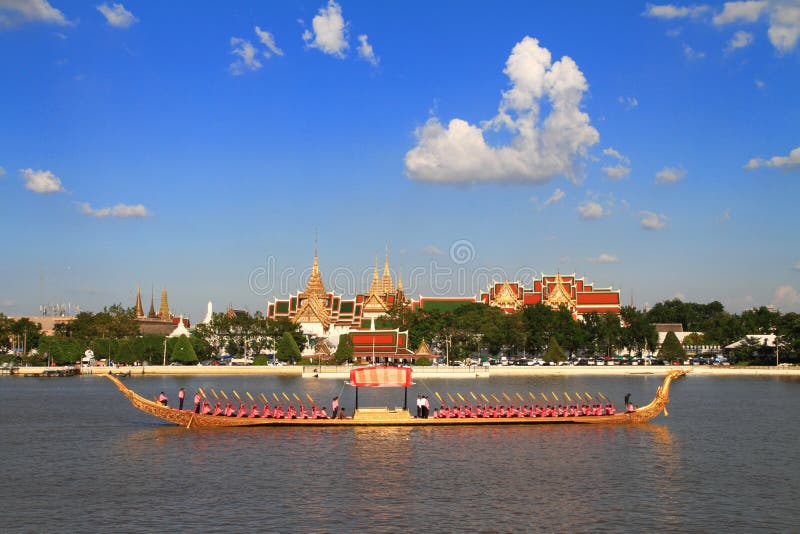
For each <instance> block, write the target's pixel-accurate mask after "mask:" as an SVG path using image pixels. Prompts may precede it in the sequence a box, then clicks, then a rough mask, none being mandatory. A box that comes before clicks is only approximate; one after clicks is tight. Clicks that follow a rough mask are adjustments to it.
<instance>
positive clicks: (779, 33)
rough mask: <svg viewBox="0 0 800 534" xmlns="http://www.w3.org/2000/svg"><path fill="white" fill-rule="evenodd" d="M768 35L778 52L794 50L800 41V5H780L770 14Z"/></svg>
mask: <svg viewBox="0 0 800 534" xmlns="http://www.w3.org/2000/svg"><path fill="white" fill-rule="evenodd" d="M769 23H770V26H769V30H768V31H767V35H768V36H769V41H770V42H771V43H772V46H774V47H775V48H776V49H778V52H781V53H787V52H790V51H792V50H793V49H794V47H795V45H796V44H797V40H798V39H800V5H798V4H796V3H795V4H789V3H786V4H783V3H778V4H776V5H775V8H774V9H773V10H772V12H771V13H770V17H769Z"/></svg>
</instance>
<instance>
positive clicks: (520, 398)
mask: <svg viewBox="0 0 800 534" xmlns="http://www.w3.org/2000/svg"><path fill="white" fill-rule="evenodd" d="M517 398H518V399H519V401H520V402H525V399H524V398H522V395H520V394H519V391H517Z"/></svg>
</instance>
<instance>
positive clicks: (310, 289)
mask: <svg viewBox="0 0 800 534" xmlns="http://www.w3.org/2000/svg"><path fill="white" fill-rule="evenodd" d="M311 295H315V296H317V297H319V298H323V297H325V284H323V283H322V275H320V274H319V253H318V251H317V232H316V230H314V263H313V265H312V266H311V276H309V277H308V283H307V284H306V288H305V290H303V292H302V293H300V297H310V296H311Z"/></svg>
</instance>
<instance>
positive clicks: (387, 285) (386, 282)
mask: <svg viewBox="0 0 800 534" xmlns="http://www.w3.org/2000/svg"><path fill="white" fill-rule="evenodd" d="M382 282H383V288H382V289H383V291H382V293H394V282H392V274H391V272H390V271H389V242H388V241H387V242H386V260H385V261H384V263H383V280H382Z"/></svg>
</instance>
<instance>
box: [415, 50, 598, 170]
mask: <svg viewBox="0 0 800 534" xmlns="http://www.w3.org/2000/svg"><path fill="white" fill-rule="evenodd" d="M503 72H504V73H505V74H506V75H507V76H508V77H509V79H510V83H511V86H510V88H509V89H508V90H507V91H505V92H503V98H502V100H501V102H500V105H499V109H498V113H497V115H496V116H495V117H494V118H492V119H491V120H488V121H485V122H483V123H481V125H480V126H476V125H473V124H470V123H468V122H467V121H465V120H463V119H452V120H451V121H450V122H449V124H447V125H446V126H445V125H443V124H442V123H441V122H439V120H438V119H437V118H435V117H432V118H430V119H429V120H428V121H427V122H426V123H425V125H424V126H421V127H419V128H417V130H416V132H415V135H416V137H417V146H416V147H414V148H413V149H411V150H410V151H409V152H408V153H407V154H406V158H405V164H406V174H407V175H408V176H409V177H411V178H413V179H417V180H426V181H431V182H438V183H464V182H498V181H505V182H528V183H530V182H533V183H542V182H545V181H547V180H549V179H550V178H552V177H553V176H556V175H559V174H563V175H565V176H566V177H567V178H569V179H571V180H572V181H575V182H577V181H578V180H579V178H580V176H581V175H582V160H583V159H584V158H585V157H586V152H587V149H588V147H590V146H592V145H594V144H596V143H597V142H598V140H599V134H598V132H597V130H595V129H594V128H593V127H592V126H591V125H590V124H589V121H590V119H589V115H588V114H586V113H583V112H582V111H581V110H580V103H581V99H582V98H583V94H584V93H585V92H586V91H587V90H588V85H587V83H586V79H585V78H584V76H583V73H582V72H581V71H580V69H579V68H578V65H577V64H576V63H575V62H574V61H573V60H572V59H571V58H570V57H568V56H564V57H562V58H561V59H560V60H559V61H557V62H555V63H552V62H551V56H550V52H549V51H548V50H547V49H546V48H543V47H541V46H539V41H538V40H537V39H534V38H532V37H525V38H524V39H522V41H520V42H519V43H517V44H516V45H515V46H514V48H513V50H512V51H511V55H510V56H509V57H508V60H507V61H506V68H505V69H504V71H503ZM543 103H546V104H549V108H550V111H549V114H548V115H547V116H546V117H543V116H542V114H540V111H541V109H540V108H541V105H542V104H543ZM490 129H492V130H496V131H500V130H502V131H504V132H507V133H508V134H509V135H510V137H511V140H510V141H509V142H508V144H506V145H504V146H498V147H494V146H490V145H489V144H488V143H487V142H486V139H485V138H484V132H485V131H487V130H490Z"/></svg>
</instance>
